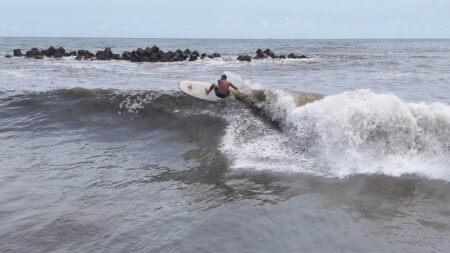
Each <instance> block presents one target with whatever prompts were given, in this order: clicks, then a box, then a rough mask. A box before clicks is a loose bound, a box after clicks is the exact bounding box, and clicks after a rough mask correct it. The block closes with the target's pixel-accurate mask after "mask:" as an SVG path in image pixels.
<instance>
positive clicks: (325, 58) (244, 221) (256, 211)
mask: <svg viewBox="0 0 450 253" xmlns="http://www.w3.org/2000/svg"><path fill="white" fill-rule="evenodd" d="M51 45H53V46H55V47H59V46H63V47H64V48H65V49H66V50H69V51H71V50H78V49H89V50H90V51H91V52H92V51H94V52H95V51H96V50H102V49H103V48H104V47H106V46H108V47H111V48H112V50H113V52H115V53H121V52H123V51H131V50H133V49H136V48H138V47H141V48H145V47H147V46H152V45H157V46H158V47H160V48H161V49H162V50H164V51H168V50H176V49H182V50H184V49H186V48H189V49H191V50H198V51H199V52H200V53H203V52H206V53H213V52H219V53H221V55H222V57H221V58H219V59H217V58H216V59H205V60H198V61H195V62H177V63H133V62H127V61H76V60H75V59H74V58H73V57H68V58H64V59H47V58H46V59H44V60H35V59H27V58H5V57H3V55H5V54H12V50H13V49H15V48H21V49H22V51H25V50H29V49H30V48H32V47H38V48H40V49H46V48H48V47H49V46H51ZM258 48H262V49H263V50H264V49H265V48H270V49H272V50H273V51H275V52H276V53H277V54H288V53H290V52H294V53H296V54H305V55H307V56H308V57H309V58H307V59H285V60H279V59H277V60H269V59H266V60H259V61H252V62H250V63H248V62H239V61H236V60H235V59H236V57H237V56H238V55H239V54H250V55H254V54H255V51H256V49H258ZM223 73H226V74H227V75H228V77H229V80H230V81H231V82H233V83H234V84H235V85H236V86H238V87H239V89H240V90H241V91H242V92H244V93H245V94H247V95H248V98H249V99H248V101H246V102H242V101H239V100H236V99H233V98H230V99H227V100H225V101H222V102H219V103H212V102H208V101H202V100H198V99H195V98H192V97H189V96H187V95H185V94H183V93H182V92H181V91H179V90H178V88H177V85H178V81H180V80H198V81H204V82H208V83H212V82H215V81H216V80H217V79H218V78H219V76H220V75H221V74H223ZM252 90H253V91H254V90H258V91H260V93H259V94H261V93H262V94H263V98H264V99H261V97H257V96H254V93H253V92H252ZM310 94H314V95H310ZM311 96H313V97H314V98H317V99H314V101H311V102H310V103H306V104H305V103H304V102H305V99H306V98H307V97H311ZM449 103H450V40H206V39H205V40H199V39H109V38H0V142H1V145H0V169H1V173H0V245H1V251H2V252H446V251H448V249H449V248H450V242H449V238H450V185H449V182H450V105H449Z"/></svg>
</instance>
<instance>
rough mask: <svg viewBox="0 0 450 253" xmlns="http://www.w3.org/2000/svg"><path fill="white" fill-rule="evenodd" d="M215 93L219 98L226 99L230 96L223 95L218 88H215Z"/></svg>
mask: <svg viewBox="0 0 450 253" xmlns="http://www.w3.org/2000/svg"><path fill="white" fill-rule="evenodd" d="M214 92H215V93H216V96H217V97H218V98H226V97H228V96H229V95H230V92H228V93H227V94H226V95H223V94H222V93H220V92H219V88H218V87H214Z"/></svg>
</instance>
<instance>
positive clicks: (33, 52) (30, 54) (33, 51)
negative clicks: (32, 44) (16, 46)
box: [25, 48, 41, 57]
mask: <svg viewBox="0 0 450 253" xmlns="http://www.w3.org/2000/svg"><path fill="white" fill-rule="evenodd" d="M37 55H41V51H39V49H37V48H32V49H31V50H30V51H27V52H26V53H25V56H26V57H36V56H37Z"/></svg>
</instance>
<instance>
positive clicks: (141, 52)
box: [136, 48, 145, 57]
mask: <svg viewBox="0 0 450 253" xmlns="http://www.w3.org/2000/svg"><path fill="white" fill-rule="evenodd" d="M144 53H145V51H144V49H142V48H138V49H136V54H138V55H139V57H142V56H144Z"/></svg>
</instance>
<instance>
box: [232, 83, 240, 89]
mask: <svg viewBox="0 0 450 253" xmlns="http://www.w3.org/2000/svg"><path fill="white" fill-rule="evenodd" d="M230 86H231V87H232V88H233V89H235V90H238V88H237V87H236V86H234V84H232V83H230Z"/></svg>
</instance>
